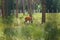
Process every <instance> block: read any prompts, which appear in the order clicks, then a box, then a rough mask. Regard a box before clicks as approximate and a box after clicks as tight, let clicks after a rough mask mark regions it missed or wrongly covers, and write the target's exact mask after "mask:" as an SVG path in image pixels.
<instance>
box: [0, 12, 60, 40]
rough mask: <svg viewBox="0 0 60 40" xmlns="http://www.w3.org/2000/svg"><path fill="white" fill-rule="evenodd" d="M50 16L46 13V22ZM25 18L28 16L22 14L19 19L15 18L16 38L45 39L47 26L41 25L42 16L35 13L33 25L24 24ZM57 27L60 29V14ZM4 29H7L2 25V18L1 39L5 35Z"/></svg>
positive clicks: (24, 39)
mask: <svg viewBox="0 0 60 40" xmlns="http://www.w3.org/2000/svg"><path fill="white" fill-rule="evenodd" d="M48 15H50V14H47V13H46V22H48V20H49V17H48ZM25 16H28V14H26V15H23V14H22V13H20V14H19V15H18V18H15V16H14V22H13V24H12V27H13V28H15V29H16V31H17V32H16V33H17V36H16V38H17V39H19V40H26V37H31V36H32V38H31V39H37V40H38V39H39V38H40V39H43V35H44V26H45V24H41V19H42V14H41V13H34V14H33V23H30V24H25V23H24V18H25ZM50 17H51V16H50ZM50 21H51V20H50ZM57 25H58V26H57V27H58V28H60V13H58V14H57ZM4 28H5V27H4V24H3V23H2V18H1V17H0V38H1V36H4V33H3V30H4ZM39 35H40V36H39Z"/></svg>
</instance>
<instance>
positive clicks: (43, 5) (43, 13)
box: [42, 0, 46, 23]
mask: <svg viewBox="0 0 60 40" xmlns="http://www.w3.org/2000/svg"><path fill="white" fill-rule="evenodd" d="M45 13H46V0H42V23H45Z"/></svg>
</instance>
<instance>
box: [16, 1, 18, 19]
mask: <svg viewBox="0 0 60 40" xmlns="http://www.w3.org/2000/svg"><path fill="white" fill-rule="evenodd" d="M16 17H17V18H18V0H16Z"/></svg>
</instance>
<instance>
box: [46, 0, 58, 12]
mask: <svg viewBox="0 0 60 40" xmlns="http://www.w3.org/2000/svg"><path fill="white" fill-rule="evenodd" d="M57 3H58V0H46V12H48V10H49V12H50V13H52V12H53V13H56V12H57Z"/></svg>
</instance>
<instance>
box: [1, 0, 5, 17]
mask: <svg viewBox="0 0 60 40" xmlns="http://www.w3.org/2000/svg"><path fill="white" fill-rule="evenodd" d="M4 2H5V1H4V0H2V17H4V14H5V12H4Z"/></svg>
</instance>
